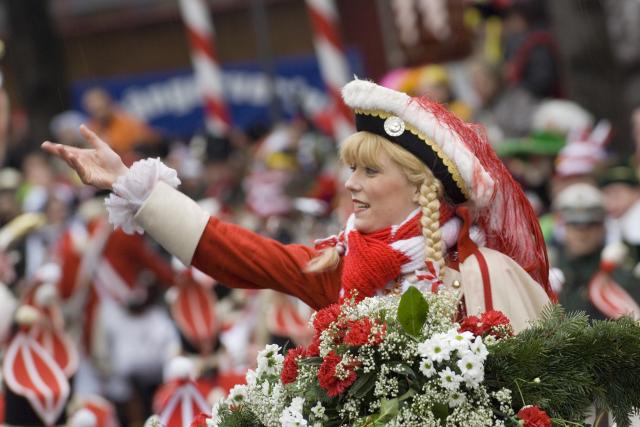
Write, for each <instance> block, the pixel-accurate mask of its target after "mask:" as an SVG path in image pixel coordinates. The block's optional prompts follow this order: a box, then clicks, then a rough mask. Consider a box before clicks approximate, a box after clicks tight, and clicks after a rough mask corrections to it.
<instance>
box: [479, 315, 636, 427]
mask: <svg viewBox="0 0 640 427" xmlns="http://www.w3.org/2000/svg"><path fill="white" fill-rule="evenodd" d="M485 372H486V377H485V378H486V379H485V382H486V383H487V385H488V386H490V387H491V388H494V387H495V388H500V387H507V388H509V389H511V390H512V392H513V407H514V408H519V407H522V406H523V405H527V404H534V403H535V404H536V405H538V406H540V407H541V408H543V409H545V410H546V411H547V412H548V413H549V415H551V416H552V417H554V418H556V419H564V420H581V419H585V418H586V411H587V410H588V408H589V406H590V405H591V404H593V403H595V405H596V406H597V407H599V408H604V409H607V410H609V411H610V412H611V413H612V415H613V417H614V419H615V421H616V423H618V425H619V426H621V427H625V426H629V425H630V422H629V416H630V415H631V414H632V413H633V412H638V411H639V410H640V325H639V324H638V323H637V322H635V321H634V320H632V319H630V318H621V319H618V320H615V321H594V322H593V323H592V324H589V319H588V317H587V316H586V315H585V314H584V313H566V312H565V311H564V309H563V308H562V307H560V306H559V305H555V306H551V307H549V308H547V309H546V310H545V311H544V313H543V314H542V317H541V319H540V320H538V321H537V322H535V323H534V324H533V325H532V326H531V327H530V328H527V329H526V330H525V331H522V332H521V333H520V334H518V335H517V336H516V337H514V338H511V339H507V340H502V341H500V342H498V343H497V344H496V345H495V346H493V347H492V348H491V350H490V355H489V358H488V359H487V363H486V365H485Z"/></svg>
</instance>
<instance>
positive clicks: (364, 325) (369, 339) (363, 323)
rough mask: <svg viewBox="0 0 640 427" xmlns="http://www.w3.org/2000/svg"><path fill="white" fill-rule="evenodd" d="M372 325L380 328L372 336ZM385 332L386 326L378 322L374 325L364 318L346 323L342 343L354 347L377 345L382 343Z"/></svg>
mask: <svg viewBox="0 0 640 427" xmlns="http://www.w3.org/2000/svg"><path fill="white" fill-rule="evenodd" d="M374 325H380V328H379V330H378V331H377V332H375V333H374V334H373V336H372V334H371V332H372V329H373V327H374ZM386 332H387V325H385V324H380V323H378V322H375V323H374V322H372V321H371V319H369V318H368V317H365V318H364V319H359V320H353V321H349V322H348V323H347V332H346V334H345V336H344V339H343V342H344V343H345V344H348V345H354V346H360V345H365V344H367V343H370V344H372V345H378V344H380V343H381V342H382V339H383V338H384V335H385V333H386Z"/></svg>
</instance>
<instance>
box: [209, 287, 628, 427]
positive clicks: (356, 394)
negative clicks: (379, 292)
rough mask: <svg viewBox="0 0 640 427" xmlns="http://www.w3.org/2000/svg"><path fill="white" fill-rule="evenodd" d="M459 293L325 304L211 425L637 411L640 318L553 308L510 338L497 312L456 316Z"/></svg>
mask: <svg viewBox="0 0 640 427" xmlns="http://www.w3.org/2000/svg"><path fill="white" fill-rule="evenodd" d="M458 304H459V295H457V294H456V293H452V292H448V291H442V292H439V293H435V294H434V293H422V292H420V291H419V290H417V289H416V288H409V290H407V292H405V293H404V294H403V295H402V296H401V297H399V296H386V297H376V298H367V299H365V300H363V301H361V302H360V303H358V304H343V305H342V306H338V305H332V306H329V307H327V308H325V309H323V310H320V311H319V312H318V313H316V315H315V316H314V318H313V319H312V324H313V328H314V337H313V341H312V343H311V344H310V345H309V346H308V347H306V348H302V347H298V348H293V349H291V350H289V351H288V352H287V354H286V356H285V355H282V354H280V352H279V350H280V349H279V347H278V346H275V345H268V346H267V347H266V348H265V349H264V350H263V351H262V352H261V353H260V355H259V357H258V363H257V368H256V370H252V371H249V372H248V374H247V383H246V384H245V385H238V386H236V387H235V388H234V389H232V390H231V392H230V394H229V396H228V397H227V398H226V399H224V400H222V401H220V402H219V403H217V404H216V405H215V406H214V408H213V413H212V415H211V417H209V419H207V424H208V425H209V426H269V427H270V426H341V425H348V426H361V427H364V426H382V425H386V426H405V427H407V426H521V425H524V426H534V427H538V426H551V424H552V422H553V423H554V425H567V426H569V425H571V426H573V425H583V424H582V420H584V419H585V417H586V413H587V411H588V410H589V407H590V406H592V405H594V404H595V406H596V407H598V408H602V409H607V410H609V411H610V412H611V413H612V414H613V416H614V418H615V420H616V422H617V423H618V424H619V425H620V426H626V425H629V415H630V414H631V413H633V412H634V411H637V410H638V409H639V408H640V326H639V325H638V324H637V323H636V322H635V321H633V320H632V319H628V318H623V319H620V320H617V321H602V322H594V323H593V324H592V325H590V324H589V321H588V318H587V317H586V316H585V315H584V314H579V313H578V314H567V313H565V312H564V311H563V310H562V308H561V307H559V306H552V307H550V308H548V309H547V310H546V311H545V312H544V313H543V315H542V318H541V320H539V321H537V322H536V323H534V324H532V325H531V326H530V327H529V328H528V329H526V330H524V331H522V332H520V333H519V334H518V335H514V334H513V331H512V328H511V326H510V324H509V319H507V318H506V317H505V316H504V315H503V314H502V313H500V312H496V311H490V312H486V313H484V314H482V315H481V316H471V317H466V318H462V319H458V320H459V321H455V320H454V319H456V316H457V314H458V313H459V310H458V308H459V306H458Z"/></svg>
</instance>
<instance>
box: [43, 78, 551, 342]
mask: <svg viewBox="0 0 640 427" xmlns="http://www.w3.org/2000/svg"><path fill="white" fill-rule="evenodd" d="M343 97H344V100H345V103H346V104H347V105H348V106H349V107H350V108H352V109H353V110H354V112H355V116H356V127H357V130H358V132H357V133H355V134H353V135H352V136H350V137H349V138H347V139H346V140H345V141H343V142H342V144H341V149H340V152H341V157H342V160H343V161H344V162H345V163H346V164H347V165H349V166H350V167H351V170H352V174H351V176H350V178H349V179H348V180H347V182H346V184H345V186H346V188H347V190H348V191H349V192H350V193H351V195H352V199H353V203H354V213H353V215H351V217H350V218H349V220H348V222H347V224H346V227H345V230H344V231H343V232H342V233H341V234H340V235H339V236H334V237H332V238H329V239H325V240H323V241H321V242H319V244H318V245H316V247H315V248H311V247H306V246H303V245H283V244H280V243H278V242H276V241H273V240H270V239H267V238H264V237H262V236H259V235H256V234H255V233H252V232H250V231H248V230H246V229H243V228H241V227H239V226H236V225H233V224H228V223H224V222H222V221H220V220H219V219H217V218H215V217H210V216H209V215H208V214H207V213H206V212H205V211H203V210H202V209H201V208H200V207H199V206H198V205H197V204H196V203H195V202H194V201H192V200H191V199H189V198H188V197H187V196H185V195H184V194H182V193H180V192H179V191H178V190H176V189H175V187H177V186H178V184H179V180H178V178H177V176H176V172H175V171H174V170H172V169H169V168H168V167H166V166H165V165H164V164H162V163H161V162H160V160H158V159H146V160H141V161H138V162H136V163H134V164H133V165H132V166H131V167H130V168H127V167H126V166H125V165H124V164H123V163H122V161H121V159H120V157H119V156H118V155H117V154H116V153H115V152H114V151H113V150H111V149H110V148H109V146H108V145H107V144H106V143H105V142H103V141H102V140H100V138H99V137H98V136H96V135H95V134H94V133H93V132H91V131H90V130H89V129H87V128H86V127H83V128H82V133H83V135H84V137H85V138H86V139H87V140H88V142H89V143H90V144H91V146H92V147H93V148H90V149H79V148H74V147H68V146H63V145H59V144H54V143H51V142H45V143H44V144H43V148H44V149H45V150H46V151H48V152H50V153H53V154H55V155H58V156H60V157H61V158H63V159H64V160H66V161H67V163H68V164H69V165H70V166H71V167H73V168H74V169H75V170H76V171H77V172H78V174H79V175H80V177H81V178H82V180H83V182H85V183H86V184H90V185H94V186H96V187H99V188H104V189H111V190H112V191H113V193H112V194H111V195H110V196H109V198H108V199H107V201H106V204H107V208H108V210H109V215H110V222H111V223H113V224H114V225H115V226H118V227H122V228H123V229H124V230H125V231H126V232H129V233H131V232H143V231H146V232H147V233H149V234H150V235H151V236H152V237H153V238H154V239H156V240H157V241H158V242H159V243H160V244H161V245H163V246H164V247H165V248H166V249H167V250H168V251H169V252H171V253H172V254H174V255H176V256H177V257H178V258H179V259H180V260H181V261H182V262H184V263H185V264H186V265H189V264H190V265H193V266H195V267H196V268H198V269H200V270H202V271H203V272H205V273H207V274H209V275H210V276H212V277H215V278H216V279H217V280H220V281H221V282H223V283H225V284H227V285H228V286H231V287H238V288H270V289H274V290H276V291H280V292H284V293H288V294H291V295H294V296H296V297H298V298H300V299H302V300H303V301H304V302H306V303H307V304H309V305H310V306H311V307H313V308H314V309H320V308H323V307H326V306H328V305H330V304H332V303H336V302H339V301H344V300H356V301H358V300H361V299H363V298H365V297H371V296H375V295H383V294H388V293H401V292H402V291H403V290H405V289H406V288H407V287H408V286H411V285H415V286H417V287H419V288H422V289H425V288H426V289H432V290H434V291H437V290H438V289H439V288H440V287H442V286H444V287H452V288H459V289H460V290H461V291H462V295H463V306H462V307H463V309H464V310H465V311H466V314H469V315H471V314H477V313H480V312H484V311H486V310H491V309H495V310H501V311H503V312H504V313H505V314H506V315H507V316H508V317H509V318H510V320H511V322H512V325H513V327H514V329H515V330H516V331H518V330H521V329H523V328H524V327H526V325H527V322H528V321H529V320H532V319H535V318H536V317H537V316H538V314H539V313H540V311H541V310H542V308H543V306H544V305H546V304H547V303H548V302H549V296H550V295H551V291H550V287H549V284H548V261H547V258H546V251H545V247H544V242H543V239H542V235H541V233H540V228H539V225H538V223H537V220H536V218H535V216H534V214H533V211H532V209H531V207H530V205H529V204H528V202H527V201H526V198H525V196H524V195H523V193H522V191H521V190H520V188H519V187H518V185H517V184H516V183H515V182H514V181H513V180H512V178H511V176H510V175H509V173H508V172H507V170H506V168H505V167H504V165H503V164H502V163H501V162H500V160H499V159H498V158H497V157H496V155H495V153H494V152H493V151H492V149H491V147H490V145H489V144H488V142H487V140H486V138H485V137H484V134H483V133H482V132H481V131H480V129H478V128H476V127H475V126H473V125H470V124H466V123H464V122H462V121H461V120H459V119H458V118H457V117H455V116H454V115H453V114H451V113H450V112H448V111H447V110H446V109H445V108H444V107H442V106H441V105H439V104H436V103H433V102H430V101H429V100H426V99H421V98H411V97H409V96H407V95H406V94H404V93H401V92H396V91H394V90H391V89H388V88H384V87H382V86H378V85H376V84H374V83H372V82H369V81H364V80H354V81H352V82H350V83H348V84H347V85H346V86H345V87H344V89H343Z"/></svg>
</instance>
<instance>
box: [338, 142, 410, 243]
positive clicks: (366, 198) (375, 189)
mask: <svg viewBox="0 0 640 427" xmlns="http://www.w3.org/2000/svg"><path fill="white" fill-rule="evenodd" d="M378 163H379V165H380V166H379V167H367V166H365V165H357V164H356V165H351V176H350V177H349V179H348V180H347V182H346V183H345V187H346V189H347V190H348V191H349V192H350V193H351V200H352V202H353V212H354V214H355V228H356V229H357V230H358V231H359V232H361V233H371V232H374V231H378V230H381V229H383V228H386V227H389V226H391V225H395V224H400V223H401V222H402V221H404V220H405V218H406V217H407V216H408V215H409V214H410V213H411V212H412V211H413V210H414V209H416V208H417V207H418V203H417V200H418V192H417V188H416V186H415V185H413V184H411V183H410V182H409V181H408V180H407V178H406V176H405V175H404V173H403V172H402V169H400V166H398V165H397V164H396V163H395V162H394V161H393V160H391V158H390V157H389V155H388V154H386V153H384V152H381V153H380V158H379V159H378Z"/></svg>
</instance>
